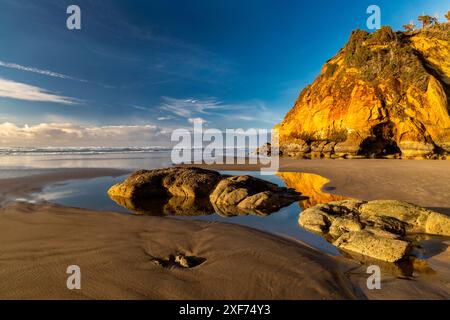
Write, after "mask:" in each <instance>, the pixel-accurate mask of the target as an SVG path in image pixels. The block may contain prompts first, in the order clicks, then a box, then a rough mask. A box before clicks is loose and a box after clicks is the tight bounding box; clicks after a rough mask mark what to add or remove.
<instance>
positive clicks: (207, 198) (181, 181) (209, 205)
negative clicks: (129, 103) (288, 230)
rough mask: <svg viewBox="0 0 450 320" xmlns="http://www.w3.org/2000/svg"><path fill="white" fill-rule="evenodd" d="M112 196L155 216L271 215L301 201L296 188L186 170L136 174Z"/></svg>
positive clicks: (123, 204) (181, 168) (161, 170)
mask: <svg viewBox="0 0 450 320" xmlns="http://www.w3.org/2000/svg"><path fill="white" fill-rule="evenodd" d="M108 194H109V196H110V197H111V198H112V199H113V200H114V201H116V202H117V203H118V204H119V205H122V206H124V207H126V208H128V209H130V210H131V211H133V212H136V213H150V214H153V215H163V214H164V215H167V214H170V215H198V214H205V215H207V214H212V213H214V212H217V213H219V214H221V215H225V216H234V215H243V214H258V215H267V214H270V213H273V212H275V211H278V210H279V209H281V208H282V207H284V206H287V205H289V204H291V203H293V202H295V201H298V200H300V199H301V196H300V194H299V193H298V192H296V191H294V190H292V189H287V188H284V187H279V186H277V185H276V184H273V183H270V182H267V181H265V180H262V179H258V178H254V177H251V176H248V175H243V176H232V177H230V176H222V175H221V174H220V173H218V172H216V171H212V170H206V169H200V168H184V167H175V168H169V169H158V170H151V171H146V170H142V171H138V172H135V173H133V174H132V175H131V176H130V177H128V178H127V179H126V180H125V181H123V182H122V183H118V184H116V185H114V186H112V187H111V188H110V189H109V190H108Z"/></svg>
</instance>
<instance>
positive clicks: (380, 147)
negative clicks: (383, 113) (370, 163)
mask: <svg viewBox="0 0 450 320" xmlns="http://www.w3.org/2000/svg"><path fill="white" fill-rule="evenodd" d="M371 133H372V135H371V136H370V137H368V138H366V139H365V140H364V141H363V142H362V143H361V146H360V150H359V155H364V156H367V157H369V158H379V157H384V156H388V155H395V154H399V155H400V154H401V150H400V148H399V147H398V146H397V143H396V142H395V140H394V137H395V125H394V124H393V123H392V122H391V121H388V122H383V123H380V124H377V125H376V126H374V127H373V128H372V129H371Z"/></svg>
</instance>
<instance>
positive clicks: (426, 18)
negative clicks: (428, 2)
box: [418, 15, 433, 28]
mask: <svg viewBox="0 0 450 320" xmlns="http://www.w3.org/2000/svg"><path fill="white" fill-rule="evenodd" d="M418 19H419V21H420V22H422V27H423V28H427V27H429V26H430V25H431V23H432V21H433V17H431V16H427V15H426V16H419V18H418Z"/></svg>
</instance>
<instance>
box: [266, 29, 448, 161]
mask: <svg viewBox="0 0 450 320" xmlns="http://www.w3.org/2000/svg"><path fill="white" fill-rule="evenodd" d="M449 32H450V24H440V25H439V26H436V27H430V28H427V29H426V30H419V31H417V32H415V33H413V34H404V33H401V32H397V33H395V32H393V31H392V30H391V29H390V28H389V27H383V28H381V29H380V30H377V31H376V32H374V33H372V34H369V33H367V32H365V31H361V30H356V31H354V32H353V33H352V34H351V36H350V39H349V41H348V43H347V44H346V45H345V47H344V48H342V49H341V50H340V51H339V52H338V53H337V54H336V56H334V57H333V58H332V59H330V60H329V61H328V62H327V63H326V64H325V65H324V66H323V68H322V72H321V74H320V75H319V76H318V77H317V78H316V80H315V81H314V82H313V83H312V84H311V85H309V86H307V87H306V88H305V89H304V90H303V91H302V92H301V93H300V95H299V97H298V99H297V101H296V102H295V104H294V106H293V108H292V109H291V110H290V111H289V112H288V113H287V114H286V116H285V118H284V120H283V121H282V122H281V123H280V124H279V125H277V126H276V127H275V128H276V129H279V140H280V148H281V150H283V155H285V156H294V157H300V156H301V157H304V156H310V157H322V156H328V155H330V157H344V158H352V159H353V158H355V157H369V158H373V157H390V158H411V159H417V158H420V159H443V158H445V157H446V155H448V153H449V152H450V116H449V110H450V105H449V101H450V63H449V61H450V60H449V59H448V57H449V56H450V37H449V36H448V34H449ZM386 35H389V36H386ZM393 57H395V58H393ZM300 141H303V143H302V142H300ZM310 149H311V150H310ZM310 151H311V153H309V152H310Z"/></svg>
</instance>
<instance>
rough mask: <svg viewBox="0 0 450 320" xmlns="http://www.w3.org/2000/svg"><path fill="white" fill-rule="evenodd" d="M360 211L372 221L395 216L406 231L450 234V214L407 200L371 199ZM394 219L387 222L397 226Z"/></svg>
mask: <svg viewBox="0 0 450 320" xmlns="http://www.w3.org/2000/svg"><path fill="white" fill-rule="evenodd" d="M359 212H360V214H361V217H362V218H363V219H367V220H372V221H380V220H379V218H380V217H382V218H384V219H386V218H388V217H390V218H394V219H396V220H397V221H400V222H402V223H403V227H404V229H405V231H407V232H409V233H425V234H434V235H444V236H450V217H449V216H447V215H444V214H441V213H438V212H434V211H431V210H428V209H425V208H421V207H418V206H416V205H413V204H410V203H407V202H402V201H395V200H376V201H370V202H367V203H364V204H362V205H361V207H360V208H359ZM392 221H393V220H391V223H389V222H387V223H388V224H389V225H390V227H394V228H395V226H394V224H393V223H392ZM401 228H402V227H401ZM388 231H389V230H388Z"/></svg>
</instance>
